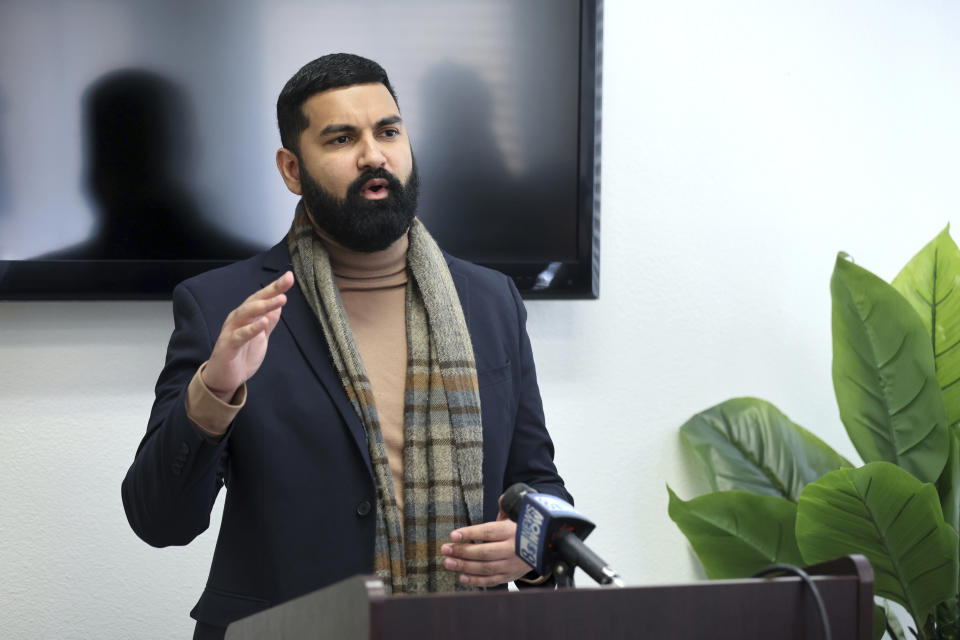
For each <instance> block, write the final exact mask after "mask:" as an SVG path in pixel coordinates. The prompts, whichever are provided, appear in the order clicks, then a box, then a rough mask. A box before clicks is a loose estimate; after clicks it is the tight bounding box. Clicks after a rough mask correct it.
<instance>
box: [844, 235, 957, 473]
mask: <svg viewBox="0 0 960 640" xmlns="http://www.w3.org/2000/svg"><path fill="white" fill-rule="evenodd" d="M830 294H831V296H832V298H833V388H834V391H835V392H836V395H837V404H838V405H839V408H840V419H841V420H842V421H843V425H844V427H846V429H847V433H848V434H849V436H850V439H851V440H852V441H853V444H854V446H855V447H856V448H857V451H858V452H860V455H861V457H863V459H864V461H866V462H874V461H879V460H885V461H888V462H893V463H896V464H898V465H899V466H901V467H903V468H904V469H906V470H907V471H909V472H910V473H912V474H913V475H915V476H916V477H917V478H919V479H920V480H923V481H924V482H935V481H936V479H937V478H938V477H939V476H940V472H941V471H942V470H943V465H944V463H945V462H946V460H947V440H948V438H947V417H946V414H945V413H944V409H943V398H942V396H941V393H940V386H939V385H938V384H937V377H936V373H935V371H934V365H933V353H932V351H931V350H930V338H929V336H928V335H927V332H926V330H925V329H924V328H923V323H922V322H921V320H920V317H919V316H918V315H917V313H916V312H915V311H914V310H913V308H912V307H911V306H910V304H909V303H908V302H907V301H906V300H905V299H904V297H903V296H902V295H900V294H899V293H898V292H897V291H896V290H895V289H894V288H893V287H892V286H890V285H889V284H887V283H886V282H884V281H883V280H881V279H880V278H878V277H876V276H875V275H873V274H872V273H870V272H869V271H867V270H866V269H863V268H861V267H858V266H857V265H855V264H853V263H852V262H850V261H849V260H847V259H846V257H845V256H844V254H840V255H839V256H838V257H837V264H836V268H835V269H834V271H833V277H832V278H831V280H830Z"/></svg>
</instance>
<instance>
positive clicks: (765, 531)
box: [667, 227, 960, 640]
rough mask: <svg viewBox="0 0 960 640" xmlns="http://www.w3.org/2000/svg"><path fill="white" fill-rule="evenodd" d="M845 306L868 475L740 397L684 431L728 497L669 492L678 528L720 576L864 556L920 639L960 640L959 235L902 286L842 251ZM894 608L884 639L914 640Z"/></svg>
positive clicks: (847, 365) (844, 383)
mask: <svg viewBox="0 0 960 640" xmlns="http://www.w3.org/2000/svg"><path fill="white" fill-rule="evenodd" d="M830 294H831V298H832V304H833V307H832V308H833V311H832V330H833V371H832V373H833V386H834V391H835V393H836V398H837V405H838V408H839V413H840V419H841V421H842V422H843V425H844V428H845V429H846V431H847V434H848V435H849V437H850V440H851V441H852V443H853V445H854V447H855V448H856V450H857V452H858V453H859V454H860V457H861V458H862V459H863V460H864V462H865V464H864V465H863V466H862V467H859V468H854V467H853V465H852V464H851V463H850V462H848V461H847V460H846V459H844V458H843V457H842V456H840V455H839V454H837V453H836V452H835V451H834V450H833V449H831V448H830V447H829V446H828V445H827V444H826V443H824V442H823V441H822V440H820V439H819V438H817V437H816V436H814V435H813V434H811V433H810V432H808V431H806V430H805V429H803V428H802V427H800V426H799V425H796V424H794V423H793V422H791V421H790V420H789V418H787V417H786V416H785V415H784V414H783V413H781V412H780V411H779V410H778V409H777V408H776V407H774V406H773V405H771V404H770V403H768V402H765V401H763V400H759V399H756V398H734V399H732V400H728V401H726V402H724V403H721V404H719V405H717V406H715V407H712V408H710V409H707V410H706V411H703V412H701V413H698V414H696V415H694V416H693V417H692V418H690V420H688V421H687V422H686V423H685V424H684V425H683V426H682V427H681V428H680V432H681V436H682V439H683V440H684V441H685V442H686V443H687V444H689V445H690V446H691V447H692V451H693V452H694V454H695V455H696V457H697V459H698V460H699V462H700V463H701V464H702V466H703V468H704V469H705V471H706V474H707V478H708V480H709V482H710V485H711V488H712V490H713V491H712V492H711V493H708V494H705V495H702V496H699V497H696V498H693V499H691V500H689V501H683V500H681V499H680V498H678V497H677V495H676V494H675V493H674V492H673V491H672V490H671V489H670V488H669V487H667V491H668V493H669V515H670V517H671V518H672V519H673V521H674V522H675V523H676V524H677V526H678V527H679V528H680V530H681V531H682V532H683V533H684V535H685V536H686V537H687V539H688V540H689V541H690V544H691V546H692V547H693V549H694V551H695V552H696V554H697V556H698V557H699V558H700V560H701V562H702V563H703V566H704V568H705V569H706V572H707V575H708V576H709V577H710V578H738V577H746V576H750V575H753V574H754V573H756V572H757V571H758V570H759V569H761V568H763V567H765V566H767V565H769V564H772V563H781V562H782V563H790V564H796V565H802V564H813V563H817V562H822V561H825V560H829V559H831V558H835V557H837V556H840V555H845V554H850V553H861V554H864V555H865V556H867V558H868V559H869V560H870V563H871V565H872V566H873V569H874V580H875V583H874V584H875V593H876V595H877V596H878V597H880V598H884V599H887V600H892V601H894V602H897V603H899V604H900V605H902V606H903V607H904V608H905V609H906V611H907V612H908V613H909V615H910V616H911V617H912V618H913V621H914V625H915V627H914V628H911V629H910V630H911V632H912V633H913V634H914V636H916V637H918V638H922V639H948V638H950V639H954V640H960V625H958V617H960V616H958V598H957V596H958V574H960V564H958V544H960V543H958V530H960V250H958V249H957V246H956V244H955V243H954V242H953V240H952V239H951V238H950V235H949V227H948V228H947V229H944V231H943V232H941V233H940V234H939V235H937V237H936V238H934V239H933V240H932V241H931V242H930V243H929V244H928V245H927V246H925V247H924V248H923V249H922V250H921V251H920V252H919V253H918V254H917V255H916V256H914V257H913V258H912V259H911V260H910V262H909V263H908V264H907V265H906V266H905V267H904V268H903V270H902V271H901V272H900V274H899V275H897V277H896V278H895V279H894V280H893V283H892V284H888V283H886V282H884V281H883V280H881V279H880V278H878V277H877V276H875V275H873V274H872V273H870V272H869V271H867V270H866V269H863V268H861V267H859V266H857V265H856V264H854V263H853V262H852V261H851V260H850V259H849V258H848V256H847V255H846V254H843V253H841V254H839V255H838V256H837V261H836V266H835V268H834V272H833V277H832V278H831V281H830ZM881 604H884V606H876V607H875V608H874V620H875V631H874V635H875V637H877V638H879V637H880V636H882V635H883V633H884V631H885V630H886V631H889V632H890V634H891V635H893V636H894V637H903V631H902V630H901V629H900V628H899V625H898V624H896V620H895V619H893V618H892V617H889V618H888V613H887V612H888V611H889V608H888V607H887V606H886V605H885V603H881Z"/></svg>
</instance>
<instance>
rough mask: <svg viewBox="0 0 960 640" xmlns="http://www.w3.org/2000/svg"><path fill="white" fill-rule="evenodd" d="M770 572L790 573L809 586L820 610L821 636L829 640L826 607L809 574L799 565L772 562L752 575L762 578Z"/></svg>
mask: <svg viewBox="0 0 960 640" xmlns="http://www.w3.org/2000/svg"><path fill="white" fill-rule="evenodd" d="M771 573H792V574H794V575H795V576H798V577H799V578H800V579H801V580H803V582H804V584H806V585H807V587H809V588H810V593H812V594H813V601H814V602H816V603H817V610H818V611H819V612H820V624H822V625H823V638H824V640H831V638H830V622H829V621H828V620H827V607H826V606H824V604H823V598H821V597H820V590H819V589H817V585H815V584H814V583H813V579H812V578H811V577H810V575H809V574H808V573H807V572H806V571H804V570H803V569H801V568H800V567H795V566H793V565H791V564H774V565H770V566H769V567H767V568H766V569H761V570H760V571H758V572H756V573H755V574H753V577H754V578H762V577H763V576H767V575H770V574H771Z"/></svg>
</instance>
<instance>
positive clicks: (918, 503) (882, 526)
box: [797, 462, 957, 629]
mask: <svg viewBox="0 0 960 640" xmlns="http://www.w3.org/2000/svg"><path fill="white" fill-rule="evenodd" d="M797 543H798V544H799V546H800V551H801V552H802V553H803V559H804V560H805V561H806V562H807V563H810V564H814V563H818V562H825V561H826V560H830V559H832V558H836V557H837V556H842V555H847V554H851V553H862V554H864V555H865V556H867V558H868V559H869V560H870V564H871V565H872V566H873V571H874V579H875V585H876V587H875V593H876V595H878V596H880V597H882V598H889V599H891V600H895V601H896V602H899V603H900V604H902V605H903V606H904V607H906V609H907V611H908V612H909V613H910V615H911V616H913V619H914V620H915V621H917V623H918V625H919V626H918V627H917V628H918V629H919V628H922V625H923V622H924V620H925V619H926V617H927V615H928V614H929V613H930V612H932V611H933V610H934V608H935V607H936V606H937V604H938V603H940V602H943V601H945V600H947V599H949V598H952V597H953V596H954V595H955V594H956V593H957V532H956V531H954V530H953V528H952V527H950V526H949V525H948V524H947V523H946V522H944V520H943V514H942V512H941V510H940V501H939V499H938V498H937V491H936V489H935V488H934V486H933V485H932V484H928V483H922V482H920V481H919V480H917V479H916V478H915V477H913V476H912V475H910V474H909V473H907V472H906V471H904V470H903V469H900V468H899V467H897V466H896V465H893V464H890V463H887V462H872V463H870V464H867V465H865V466H864V467H861V468H860V469H840V470H839V471H833V472H831V473H828V474H827V475H825V476H823V477H822V478H820V479H819V480H817V481H816V482H812V483H810V484H808V485H807V488H806V489H804V491H803V495H801V496H800V502H799V503H798V504H797Z"/></svg>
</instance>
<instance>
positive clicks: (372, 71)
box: [277, 53, 399, 155]
mask: <svg viewBox="0 0 960 640" xmlns="http://www.w3.org/2000/svg"><path fill="white" fill-rule="evenodd" d="M374 82H379V83H380V84H382V85H383V86H385V87H386V88H387V91H389V92H390V95H391V96H393V101H394V102H397V94H396V93H395V92H394V91H393V87H392V86H390V79H389V78H387V72H386V71H384V70H383V67H381V66H380V65H379V64H377V63H376V62H374V61H373V60H369V59H367V58H364V57H362V56H358V55H354V54H352V53H331V54H329V55H325V56H321V57H319V58H317V59H316V60H313V61H311V62H308V63H307V64H305V65H303V66H302V67H301V68H300V70H299V71H297V72H296V73H295V74H293V77H292V78H290V79H289V80H287V84H285V85H283V90H282V91H281V92H280V97H279V98H277V125H278V126H279V127H280V143H281V144H282V145H283V146H284V148H286V149H290V150H291V151H293V152H294V153H296V154H298V155H299V153H300V144H299V140H300V134H301V133H303V131H304V130H305V129H306V128H307V127H309V126H310V120H309V119H308V118H307V115H306V114H305V113H304V112H303V103H304V102H306V101H307V99H308V98H310V97H311V96H313V95H315V94H317V93H320V92H321V91H326V90H328V89H337V88H339V87H349V86H352V85H355V84H368V83H374ZM397 104H398V107H399V103H397Z"/></svg>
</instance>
